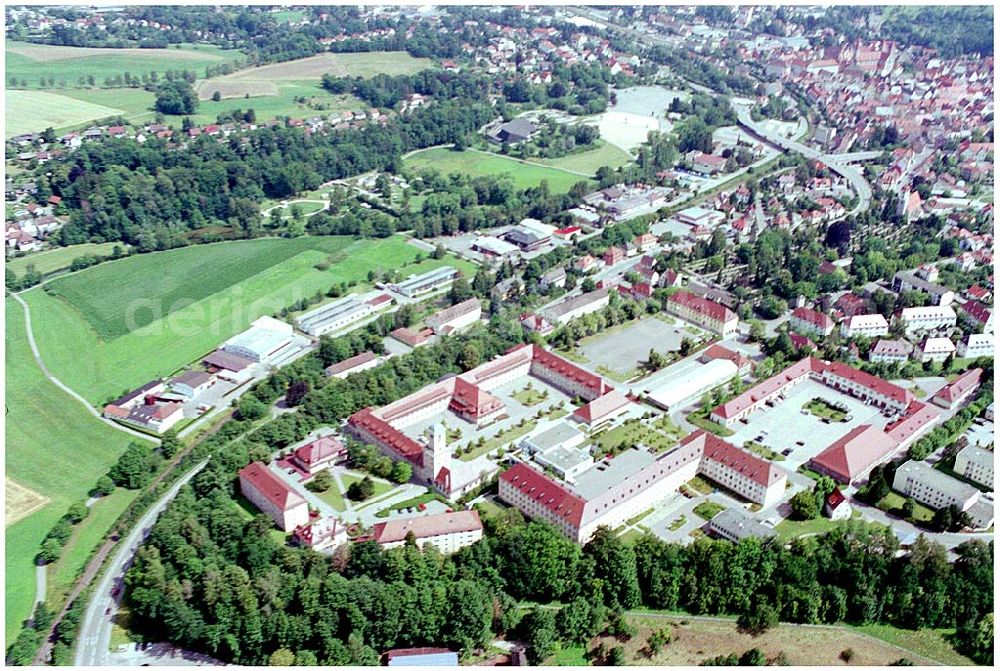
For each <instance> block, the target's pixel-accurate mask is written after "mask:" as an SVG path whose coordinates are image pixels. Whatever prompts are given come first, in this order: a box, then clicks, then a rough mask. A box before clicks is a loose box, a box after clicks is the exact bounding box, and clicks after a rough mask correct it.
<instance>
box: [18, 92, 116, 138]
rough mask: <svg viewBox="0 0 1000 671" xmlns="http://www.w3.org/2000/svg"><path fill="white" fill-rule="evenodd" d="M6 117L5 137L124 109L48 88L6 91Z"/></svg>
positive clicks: (96, 117)
mask: <svg viewBox="0 0 1000 671" xmlns="http://www.w3.org/2000/svg"><path fill="white" fill-rule="evenodd" d="M4 113H5V114H6V119H7V129H6V133H5V137H12V136H14V135H20V134H21V133H30V132H33V131H43V130H45V129H46V128H48V127H49V126H51V127H53V128H63V127H69V126H74V125H79V124H84V123H87V122H89V121H92V120H94V119H101V118H104V117H108V116H115V115H117V114H122V113H123V110H122V109H120V108H115V107H105V106H104V105H98V104H95V103H92V102H85V101H83V100H74V99H72V98H69V97H67V96H63V95H59V94H57V93H49V92H48V91H13V90H8V91H7V102H6V107H5V109H4Z"/></svg>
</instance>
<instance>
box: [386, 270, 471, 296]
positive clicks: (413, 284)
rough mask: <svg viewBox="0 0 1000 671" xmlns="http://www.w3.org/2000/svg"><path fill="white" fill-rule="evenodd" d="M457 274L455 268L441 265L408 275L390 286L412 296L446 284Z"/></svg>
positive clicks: (452, 280)
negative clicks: (417, 273)
mask: <svg viewBox="0 0 1000 671" xmlns="http://www.w3.org/2000/svg"><path fill="white" fill-rule="evenodd" d="M458 275H459V273H458V270H457V269H455V268H452V267H451V266H441V267H440V268H437V269H435V270H430V271H428V272H426V273H422V274H420V275H410V276H409V277H407V278H406V279H405V280H403V281H402V282H399V283H397V284H394V285H392V288H393V290H394V291H396V292H398V293H401V294H403V295H404V296H406V297H408V298H413V297H415V296H420V295H423V294H426V293H430V292H432V291H436V290H438V289H442V288H444V287H446V286H448V285H449V284H451V283H452V282H454V281H455V278H456V277H458Z"/></svg>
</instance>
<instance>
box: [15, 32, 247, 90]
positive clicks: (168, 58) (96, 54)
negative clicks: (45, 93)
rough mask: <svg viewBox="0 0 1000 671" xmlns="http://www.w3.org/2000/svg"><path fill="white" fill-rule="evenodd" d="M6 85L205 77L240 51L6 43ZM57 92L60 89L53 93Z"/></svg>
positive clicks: (204, 47)
mask: <svg viewBox="0 0 1000 671" xmlns="http://www.w3.org/2000/svg"><path fill="white" fill-rule="evenodd" d="M4 48H5V51H6V57H7V65H6V70H5V74H6V80H5V81H6V82H7V83H8V84H9V82H10V78H11V77H17V79H18V80H19V83H20V80H27V86H28V88H38V86H39V84H40V80H41V78H42V77H44V78H46V79H48V78H50V77H51V78H52V79H54V80H55V83H56V85H57V86H58V85H59V83H60V82H65V87H66V88H74V87H75V88H79V87H81V84H80V83H79V79H80V77H84V78H86V77H88V76H93V77H94V83H95V84H96V85H97V86H101V85H102V84H103V83H104V79H105V78H106V77H115V76H118V75H124V74H125V73H126V72H128V73H129V74H131V75H133V76H136V77H141V76H142V74H143V73H144V72H157V73H158V74H160V75H162V74H163V73H165V72H166V71H167V70H190V71H194V72H196V73H198V75H199V76H204V74H205V67H206V66H209V65H219V64H221V63H225V62H227V61H230V62H231V61H234V60H236V59H238V58H241V57H242V56H243V54H241V53H240V52H238V51H232V50H225V49H222V48H220V47H217V46H214V45H210V44H198V45H192V44H188V45H181V48H180V49H176V48H170V49H91V48H87V47H53V46H50V45H47V44H30V43H27V42H14V41H12V40H7V41H6V42H5V44H4ZM54 90H58V89H54Z"/></svg>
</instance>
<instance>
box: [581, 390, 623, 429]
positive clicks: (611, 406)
mask: <svg viewBox="0 0 1000 671" xmlns="http://www.w3.org/2000/svg"><path fill="white" fill-rule="evenodd" d="M630 402H631V401H629V400H628V399H627V398H625V397H624V396H622V395H621V393H619V392H618V391H615V390H611V391H609V392H608V393H607V394H604V395H603V396H599V397H597V398H595V399H594V400H593V401H591V402H590V403H587V404H586V405H582V406H580V407H579V408H577V409H576V410H575V411H574V412H573V417H575V418H576V419H577V420H579V421H581V422H585V423H587V424H593V423H595V422H599V421H601V420H602V419H604V418H605V417H607V416H608V415H611V414H612V413H617V412H618V411H619V410H621V409H622V408H624V407H625V406H627V405H628V404H629V403H630Z"/></svg>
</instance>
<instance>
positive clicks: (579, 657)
mask: <svg viewBox="0 0 1000 671" xmlns="http://www.w3.org/2000/svg"><path fill="white" fill-rule="evenodd" d="M564 645H565V646H566V647H563V646H560V650H559V652H557V653H555V654H554V655H552V656H551V657H549V658H548V659H546V660H545V663H544V665H545V666H589V665H590V662H589V661H588V660H587V658H586V657H585V655H586V653H587V648H586V647H585V646H582V645H571V644H568V643H567V644H564Z"/></svg>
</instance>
